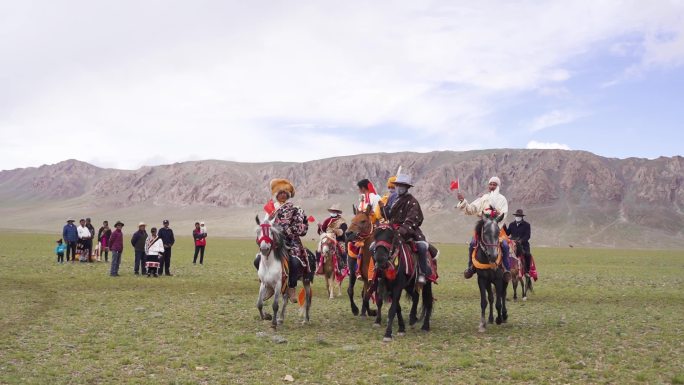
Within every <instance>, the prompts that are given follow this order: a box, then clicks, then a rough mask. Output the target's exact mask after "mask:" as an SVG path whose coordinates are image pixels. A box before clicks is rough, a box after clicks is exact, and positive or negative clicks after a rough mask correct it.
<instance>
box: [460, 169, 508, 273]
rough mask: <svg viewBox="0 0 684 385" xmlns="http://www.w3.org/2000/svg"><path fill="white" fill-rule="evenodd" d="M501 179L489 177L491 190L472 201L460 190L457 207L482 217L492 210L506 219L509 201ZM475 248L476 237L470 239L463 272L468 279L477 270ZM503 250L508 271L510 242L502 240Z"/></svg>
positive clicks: (466, 212) (469, 213) (465, 212)
mask: <svg viewBox="0 0 684 385" xmlns="http://www.w3.org/2000/svg"><path fill="white" fill-rule="evenodd" d="M500 188H501V180H500V179H499V178H498V177H496V176H493V177H491V178H490V179H489V192H488V193H485V194H484V195H482V196H481V197H480V198H478V199H476V200H475V201H473V202H472V203H469V202H468V201H467V200H466V199H465V197H464V196H463V194H462V193H461V192H460V191H459V192H458V195H457V197H458V201H459V202H458V204H457V205H456V208H458V209H461V211H463V213H464V214H466V215H477V216H478V217H482V216H483V215H485V214H487V215H491V214H492V212H494V213H495V216H497V217H498V216H501V217H502V218H501V220H502V221H503V220H504V219H506V214H507V213H508V201H507V200H506V197H505V196H503V195H502V194H501V192H500ZM474 248H475V238H473V239H471V240H470V247H469V248H468V268H467V269H466V270H465V271H464V272H463V275H464V276H465V277H466V279H468V278H470V277H472V276H473V273H474V272H475V271H474V270H473V262H472V260H471V255H472V254H473V249H474ZM501 251H502V252H503V258H502V260H503V265H504V269H505V271H506V272H508V271H509V270H510V267H509V264H508V252H509V248H508V243H507V242H501Z"/></svg>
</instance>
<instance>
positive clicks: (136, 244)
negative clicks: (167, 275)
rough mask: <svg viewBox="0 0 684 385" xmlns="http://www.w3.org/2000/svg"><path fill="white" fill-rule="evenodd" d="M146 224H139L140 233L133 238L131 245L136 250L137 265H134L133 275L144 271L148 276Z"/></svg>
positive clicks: (137, 232)
mask: <svg viewBox="0 0 684 385" xmlns="http://www.w3.org/2000/svg"><path fill="white" fill-rule="evenodd" d="M145 226H146V225H145V222H140V223H138V231H136V232H135V234H133V236H132V237H131V245H133V249H134V250H135V264H134V265H133V273H134V274H135V275H138V274H140V273H139V271H142V274H143V275H146V274H147V269H146V268H145V258H146V256H145V241H146V240H147V231H145Z"/></svg>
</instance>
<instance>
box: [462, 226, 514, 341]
mask: <svg viewBox="0 0 684 385" xmlns="http://www.w3.org/2000/svg"><path fill="white" fill-rule="evenodd" d="M501 218H502V217H498V218H494V219H492V218H484V219H482V220H480V221H479V222H478V223H477V225H476V226H475V234H476V244H475V259H474V260H473V267H474V268H475V272H476V273H477V285H478V286H479V288H480V307H481V309H482V314H481V316H480V327H479V331H480V332H484V331H485V329H486V327H487V323H486V322H485V311H486V310H487V300H489V323H493V322H494V309H493V305H494V294H496V315H497V317H496V324H497V325H500V324H501V323H504V322H506V321H507V320H508V311H507V310H506V286H508V285H507V283H506V282H505V281H504V271H503V269H502V268H501V263H502V258H503V255H502V252H501V246H500V244H499V233H500V229H499V221H500V220H501ZM471 258H472V256H471ZM492 286H494V293H493V292H492Z"/></svg>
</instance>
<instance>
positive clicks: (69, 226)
mask: <svg viewBox="0 0 684 385" xmlns="http://www.w3.org/2000/svg"><path fill="white" fill-rule="evenodd" d="M62 239H64V244H65V245H66V260H67V262H69V255H71V260H72V262H74V261H75V260H76V242H78V229H76V225H74V218H69V219H67V223H66V225H64V228H63V229H62Z"/></svg>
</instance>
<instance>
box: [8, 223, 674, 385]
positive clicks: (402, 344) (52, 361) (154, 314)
mask: <svg viewBox="0 0 684 385" xmlns="http://www.w3.org/2000/svg"><path fill="white" fill-rule="evenodd" d="M126 238H127V239H128V236H127V237H126ZM54 239H55V237H54V236H48V235H35V234H20V233H4V234H0V384H100V383H112V384H140V383H160V384H214V383H226V384H228V383H230V384H242V383H244V384H260V383H270V384H277V383H284V381H283V379H284V377H285V376H286V375H291V376H292V377H293V378H294V383H318V384H338V383H339V384H350V383H359V384H416V383H429V384H452V383H540V384H546V383H548V384H556V383H558V384H565V383H612V384H624V383H649V384H657V383H666V384H667V383H679V384H681V383H684V292H683V288H684V284H683V282H684V279H683V278H682V274H683V273H684V256H683V255H682V253H681V252H678V251H643V250H583V249H536V250H535V256H536V260H537V263H538V268H539V271H540V281H539V282H538V283H537V285H536V287H535V289H536V291H535V292H534V294H532V295H531V297H530V300H529V301H527V302H524V303H523V302H517V303H513V301H510V303H509V314H510V319H509V323H508V324H505V325H502V326H496V325H490V326H489V327H488V329H487V332H486V333H484V334H479V333H478V332H477V324H478V321H479V293H478V290H477V284H476V281H475V280H474V279H472V280H468V281H466V280H464V279H463V277H462V275H461V272H462V270H463V267H464V266H463V265H464V253H465V249H464V246H462V245H458V246H456V245H440V248H441V250H442V257H441V260H440V275H441V278H440V284H439V285H438V286H437V287H436V289H435V297H436V299H437V302H436V307H435V313H434V318H433V323H432V332H430V333H427V334H426V333H422V332H420V330H418V329H417V328H416V329H415V330H414V329H410V330H409V331H408V333H407V335H406V336H405V337H396V338H395V340H394V341H393V342H391V343H382V342H381V339H382V330H380V329H375V328H372V327H371V323H372V321H371V320H370V319H361V318H360V317H354V316H353V315H352V314H351V312H350V311H349V305H348V300H347V299H346V297H344V296H343V297H339V298H335V299H334V300H332V301H330V300H328V299H327V298H325V295H324V291H325V289H324V288H325V285H324V282H323V280H322V279H317V280H316V281H315V282H314V303H313V307H312V322H311V323H310V324H308V325H302V324H301V323H300V322H299V316H298V314H297V311H296V307H295V306H290V307H289V308H288V310H289V312H288V318H287V319H286V321H285V325H283V326H282V327H281V328H279V329H278V331H277V332H276V333H274V332H273V331H272V330H271V329H270V328H269V323H268V322H262V321H260V320H258V317H257V314H258V313H257V311H256V308H255V300H256V295H257V290H258V280H257V278H256V273H255V271H254V268H253V266H252V265H251V263H252V258H253V256H254V253H255V250H256V246H255V245H254V243H253V241H251V240H229V239H211V238H210V239H209V242H208V246H207V257H206V264H205V266H193V265H192V263H191V252H192V241H191V240H190V239H188V238H185V239H180V240H179V241H178V243H177V246H176V247H175V248H174V256H173V262H172V270H173V272H174V273H175V274H176V276H174V277H163V278H157V279H154V278H145V277H136V276H134V275H133V274H132V273H133V272H132V260H133V251H132V249H131V247H130V246H129V247H127V248H126V250H125V251H124V255H123V264H122V267H121V274H122V275H123V276H122V277H119V278H111V277H109V276H108V267H109V266H108V265H107V264H105V263H93V264H78V263H77V264H65V265H58V264H56V259H55V257H54V256H53V253H52V250H53V248H54ZM127 239H126V240H127ZM346 285H347V282H346V281H345V283H344V287H345V288H346ZM509 298H512V294H510V292H509ZM269 310H270V309H269ZM395 331H396V329H395ZM276 334H277V335H278V336H281V337H284V338H285V339H286V342H284V343H276V342H275V341H274V339H273V336H274V335H276Z"/></svg>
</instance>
